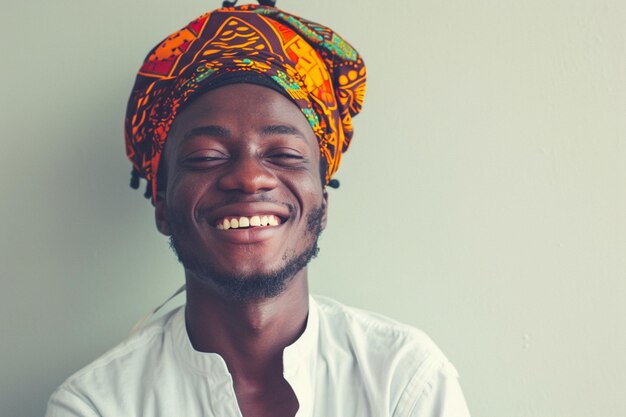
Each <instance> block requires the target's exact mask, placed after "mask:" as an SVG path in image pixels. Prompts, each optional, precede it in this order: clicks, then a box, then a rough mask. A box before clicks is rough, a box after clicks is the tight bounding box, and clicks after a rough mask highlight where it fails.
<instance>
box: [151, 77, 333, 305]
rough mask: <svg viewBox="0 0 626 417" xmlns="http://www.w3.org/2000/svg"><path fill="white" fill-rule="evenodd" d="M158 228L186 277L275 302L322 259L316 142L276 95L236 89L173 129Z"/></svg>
mask: <svg viewBox="0 0 626 417" xmlns="http://www.w3.org/2000/svg"><path fill="white" fill-rule="evenodd" d="M164 155H165V161H166V163H165V166H162V168H161V169H165V170H166V171H165V174H166V175H165V177H166V186H165V189H164V191H162V192H159V193H158V196H157V199H156V205H155V206H156V222H157V227H158V229H159V231H161V233H163V234H165V235H168V236H171V241H172V246H173V248H174V249H175V251H176V253H177V255H178V257H179V259H180V260H181V262H182V263H183V265H184V267H185V269H186V273H187V274H188V276H189V277H191V278H192V279H198V280H200V281H202V282H204V283H206V285H207V286H208V287H209V288H212V289H214V290H216V291H218V292H220V293H221V294H222V295H224V296H226V297H230V298H238V299H249V298H260V297H269V296H274V295H277V294H278V293H280V292H281V291H282V290H283V289H284V288H285V285H286V283H288V282H289V280H290V279H292V278H294V277H298V278H299V279H306V269H305V266H306V264H307V263H308V261H309V260H310V259H311V258H312V257H313V256H314V255H315V254H316V252H317V237H318V235H319V233H320V232H321V230H322V229H323V228H324V226H325V223H326V193H325V192H324V191H323V189H322V185H321V182H320V153H319V148H318V142H317V138H316V137H315V135H314V133H313V131H312V130H311V127H310V125H309V123H308V122H307V120H306V119H305V117H304V115H303V114H302V113H301V111H300V110H299V109H298V108H297V107H296V106H295V105H294V104H293V103H292V102H291V101H290V100H289V99H287V98H286V97H284V96H283V95H281V94H280V93H278V92H276V91H274V90H272V89H269V88H266V87H261V86H258V85H252V84H233V85H227V86H223V87H220V88H217V89H215V90H212V91H209V92H208V93H205V94H204V95H202V96H201V97H199V98H197V99H196V100H195V101H194V102H193V103H192V104H190V105H189V107H187V108H186V109H185V110H184V111H183V112H181V113H180V114H179V116H178V117H177V119H176V121H175V122H174V124H173V126H172V129H171V131H170V134H169V136H168V140H167V142H166V147H165V151H164Z"/></svg>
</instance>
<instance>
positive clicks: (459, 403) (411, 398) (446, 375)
mask: <svg viewBox="0 0 626 417" xmlns="http://www.w3.org/2000/svg"><path fill="white" fill-rule="evenodd" d="M403 401H404V403H405V404H404V407H400V408H401V409H404V412H402V413H401V414H400V415H398V416H397V417H470V412H469V410H468V408H467V404H466V403H465V398H464V396H463V392H462V391H461V385H460V384H459V377H458V373H457V371H456V369H455V368H454V366H453V365H452V364H451V363H449V362H447V361H446V362H445V363H442V364H440V365H439V366H437V367H433V368H431V372H429V375H428V376H426V375H423V374H422V375H419V374H418V375H416V376H415V377H414V379H413V380H412V381H411V383H409V385H408V386H407V389H406V391H405V392H404V395H403Z"/></svg>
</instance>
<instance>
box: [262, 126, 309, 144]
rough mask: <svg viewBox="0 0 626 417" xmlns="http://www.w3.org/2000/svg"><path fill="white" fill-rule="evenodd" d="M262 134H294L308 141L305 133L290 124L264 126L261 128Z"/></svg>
mask: <svg viewBox="0 0 626 417" xmlns="http://www.w3.org/2000/svg"><path fill="white" fill-rule="evenodd" d="M261 135H263V136H269V135H292V136H296V137H299V138H301V139H302V140H304V141H306V136H304V134H303V133H302V132H301V131H300V130H298V129H296V128H295V127H293V126H289V125H270V126H264V127H263V128H262V129H261Z"/></svg>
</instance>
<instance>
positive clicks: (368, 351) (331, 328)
mask: <svg viewBox="0 0 626 417" xmlns="http://www.w3.org/2000/svg"><path fill="white" fill-rule="evenodd" d="M283 364H284V376H285V379H286V380H287V382H289V384H290V385H291V388H292V389H293V391H294V393H295V394H296V397H297V399H298V402H299V405H300V408H299V410H298V412H297V414H296V416H297V417H386V416H389V417H392V416H393V417H435V416H437V417H443V416H446V417H466V416H469V412H468V410H467V406H466V405H465V400H464V398H463V394H462V392H461V389H460V386H459V383H458V376H457V373H456V370H455V369H454V367H453V366H452V364H451V363H450V362H448V360H447V359H446V358H445V356H444V355H443V354H442V353H441V351H440V350H439V349H438V348H437V346H435V344H434V343H433V342H432V341H431V340H430V338H428V336H426V335H425V334H424V333H422V332H421V331H419V330H417V329H414V328H412V327H409V326H406V325H403V324H400V323H397V322H395V321H393V320H390V319H388V318H385V317H382V316H379V315H376V314H373V313H369V312H365V311H362V310H357V309H354V308H349V307H346V306H343V305H341V304H339V303H337V302H336V301H333V300H330V299H328V298H323V297H311V298H310V307H309V316H308V321H307V326H306V329H305V331H304V333H303V334H302V335H301V336H300V338H298V340H296V341H295V342H294V343H293V344H292V345H290V346H288V347H287V348H285V350H284V354H283ZM70 416H72V417H77V416H81V417H93V416H102V417H139V416H145V417H148V416H149V417H177V416H184V417H241V412H240V411H239V407H238V405H237V399H236V397H235V391H234V388H233V380H232V377H231V375H230V373H229V372H228V368H227V366H226V363H225V362H224V360H223V359H222V357H221V356H219V355H218V354H215V353H204V352H198V351H196V350H194V348H193V347H192V345H191V342H190V341H189V337H188V335H187V331H186V328H185V315H184V309H183V308H182V307H181V308H178V309H176V310H174V311H172V312H170V313H168V314H166V315H165V316H162V317H160V318H159V319H157V320H155V321H154V322H153V323H151V324H150V325H148V326H146V327H145V328H144V329H142V330H141V331H140V332H139V333H137V334H135V335H133V336H131V337H130V338H129V339H128V340H126V341H125V342H123V343H122V344H120V345H119V346H117V347H116V348H114V349H112V350H111V351H109V352H108V353H106V354H105V355H104V356H102V357H101V358H99V359H98V360H96V361H95V362H93V363H92V364H90V365H88V366H87V367H86V368H84V369H82V370H81V371H79V372H77V373H76V374H74V375H73V376H71V377H70V378H69V379H68V380H67V381H65V382H64V383H63V384H62V385H61V386H60V387H59V388H58V389H57V390H56V391H55V392H54V394H52V397H51V398H50V401H49V403H48V410H47V413H46V417H70Z"/></svg>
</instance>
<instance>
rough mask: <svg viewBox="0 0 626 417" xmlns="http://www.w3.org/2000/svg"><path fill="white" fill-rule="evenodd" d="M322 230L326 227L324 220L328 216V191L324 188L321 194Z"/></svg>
mask: <svg viewBox="0 0 626 417" xmlns="http://www.w3.org/2000/svg"><path fill="white" fill-rule="evenodd" d="M322 210H323V214H322V230H324V229H326V220H327V218H328V192H327V191H326V189H324V193H323V194H322Z"/></svg>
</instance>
